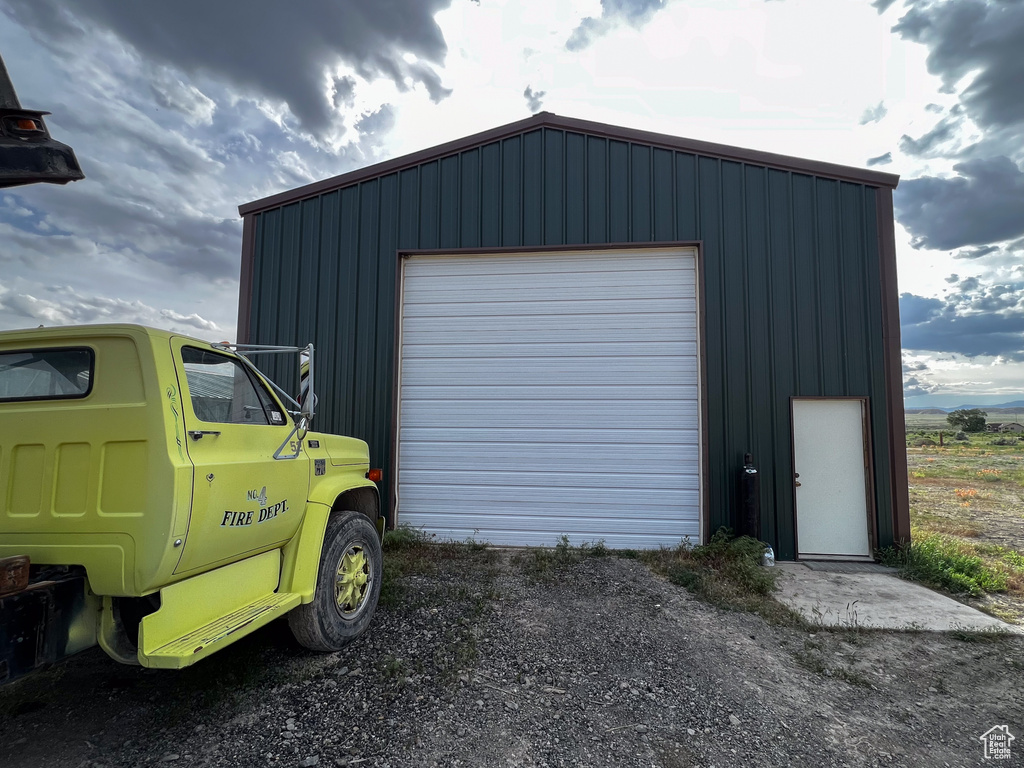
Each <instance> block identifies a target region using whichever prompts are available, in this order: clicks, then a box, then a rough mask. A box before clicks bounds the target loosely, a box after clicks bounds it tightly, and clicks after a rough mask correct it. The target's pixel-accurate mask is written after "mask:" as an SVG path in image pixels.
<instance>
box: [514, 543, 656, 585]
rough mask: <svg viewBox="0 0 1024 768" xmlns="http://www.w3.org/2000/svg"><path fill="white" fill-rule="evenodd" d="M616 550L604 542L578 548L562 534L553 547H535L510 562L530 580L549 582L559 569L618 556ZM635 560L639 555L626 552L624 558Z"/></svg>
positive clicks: (630, 551) (633, 552)
mask: <svg viewBox="0 0 1024 768" xmlns="http://www.w3.org/2000/svg"><path fill="white" fill-rule="evenodd" d="M619 554H620V553H619V552H618V551H616V550H613V549H609V548H608V547H606V546H605V544H604V541H598V542H587V541H585V542H583V543H581V544H580V545H579V546H575V547H574V546H573V545H572V544H571V543H569V537H568V536H566V535H565V534H564V533H563V534H562V535H561V537H559V539H558V543H557V544H556V545H555V546H554V547H535V548H532V549H529V550H526V551H524V552H520V553H517V554H516V555H515V556H514V557H513V558H512V562H513V563H515V564H516V565H519V566H520V567H522V568H523V569H524V570H525V571H526V573H527V576H529V577H530V578H532V579H539V580H550V579H552V578H554V576H555V574H556V573H557V572H558V570H559V569H561V568H564V567H566V566H569V565H575V564H576V563H580V562H583V561H584V560H586V559H588V558H591V557H609V556H612V555H619ZM630 555H632V558H631V559H636V558H637V557H638V556H639V555H638V553H637V552H635V551H633V550H626V554H624V555H623V556H624V557H627V558H628V557H630Z"/></svg>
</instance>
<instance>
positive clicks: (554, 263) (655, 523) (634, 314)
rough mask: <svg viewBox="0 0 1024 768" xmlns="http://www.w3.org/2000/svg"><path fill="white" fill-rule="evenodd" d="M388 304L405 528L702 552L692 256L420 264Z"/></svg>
mask: <svg viewBox="0 0 1024 768" xmlns="http://www.w3.org/2000/svg"><path fill="white" fill-rule="evenodd" d="M400 301H401V313H400V319H401V327H400V331H399V333H400V350H399V377H400V378H399V387H400V389H399V409H398V476H397V484H398V485H397V500H398V522H399V524H404V525H409V526H413V527H415V528H421V529H423V530H424V531H425V532H427V533H429V534H436V535H437V536H438V537H439V538H441V539H465V538H468V537H473V538H475V539H476V540H477V541H487V542H491V543H495V544H505V545H538V544H543V545H552V544H554V543H556V542H557V541H558V540H559V537H560V536H561V535H562V534H566V535H568V537H569V540H570V541H571V542H572V543H573V544H579V543H582V542H585V541H589V542H597V541H601V540H603V541H604V542H605V544H606V545H607V546H609V547H615V548H626V547H629V548H648V547H657V546H660V545H666V546H673V545H675V544H678V543H679V542H680V540H681V539H683V538H684V537H689V538H690V540H691V541H693V542H694V543H696V542H698V541H699V535H700V530H699V525H700V523H699V521H700V474H701V473H700V418H699V414H700V404H699V398H700V393H699V386H698V382H699V381H700V376H699V370H698V361H699V355H698V331H697V295H696V254H695V251H694V250H692V249H672V250H668V249H659V250H652V249H646V250H641V249H638V250H628V251H576V252H560V253H534V254H523V253H516V254H489V255H462V254H460V255H450V256H449V255H441V256H437V255H423V256H418V255H414V256H410V257H408V258H406V259H405V260H404V261H403V275H402V291H401V299H400Z"/></svg>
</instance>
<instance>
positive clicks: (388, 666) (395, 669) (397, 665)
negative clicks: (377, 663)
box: [381, 656, 406, 680]
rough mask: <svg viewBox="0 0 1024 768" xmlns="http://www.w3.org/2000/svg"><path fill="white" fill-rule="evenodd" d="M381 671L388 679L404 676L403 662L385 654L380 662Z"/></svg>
mask: <svg viewBox="0 0 1024 768" xmlns="http://www.w3.org/2000/svg"><path fill="white" fill-rule="evenodd" d="M381 673H382V674H383V675H384V677H385V678H387V679H389V680H397V679H399V678H401V677H405V676H406V669H405V662H404V661H403V660H402V659H397V658H395V657H394V656H385V657H384V659H382V663H381Z"/></svg>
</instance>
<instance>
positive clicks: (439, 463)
mask: <svg viewBox="0 0 1024 768" xmlns="http://www.w3.org/2000/svg"><path fill="white" fill-rule="evenodd" d="M402 454H403V457H402V460H403V461H404V462H408V463H411V464H413V465H415V466H416V467H419V468H422V469H450V468H451V467H453V466H454V467H467V468H470V467H471V468H472V470H471V471H475V472H487V471H492V470H495V471H500V470H502V469H505V468H507V467H508V466H509V465H510V464H512V465H513V466H514V467H515V468H516V470H518V471H520V472H542V471H545V470H556V471H559V472H576V471H577V470H579V471H584V472H607V473H609V474H615V475H623V474H625V473H626V472H628V471H629V470H633V471H636V472H656V473H666V474H668V473H672V472H679V471H681V470H684V469H686V465H689V467H690V468H691V469H693V468H695V467H696V463H697V455H698V446H696V445H651V446H643V445H630V444H625V445H595V446H590V447H588V448H587V449H586V450H580V449H579V448H576V449H575V451H574V449H573V447H572V446H568V447H567V446H563V445H534V446H531V447H530V448H529V449H528V450H524V448H523V445H522V444H516V443H499V444H487V443H449V444H446V445H445V444H438V443H409V444H408V445H403V446H402Z"/></svg>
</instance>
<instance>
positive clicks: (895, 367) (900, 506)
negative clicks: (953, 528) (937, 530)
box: [875, 189, 910, 544]
mask: <svg viewBox="0 0 1024 768" xmlns="http://www.w3.org/2000/svg"><path fill="white" fill-rule="evenodd" d="M875 200H876V210H877V218H878V256H879V261H880V263H881V271H882V346H883V348H884V350H885V352H884V354H885V401H886V402H885V404H886V410H887V411H888V414H889V419H888V422H889V435H888V439H889V472H890V476H891V477H890V483H891V486H892V525H893V538H894V539H895V542H896V544H900V543H903V542H909V541H910V490H909V488H908V482H907V426H906V420H905V417H904V414H903V357H902V349H901V346H902V345H901V339H900V296H899V288H898V286H897V283H896V232H895V226H894V223H893V206H892V190H890V189H880V190H878V191H877V192H876V193H875Z"/></svg>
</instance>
